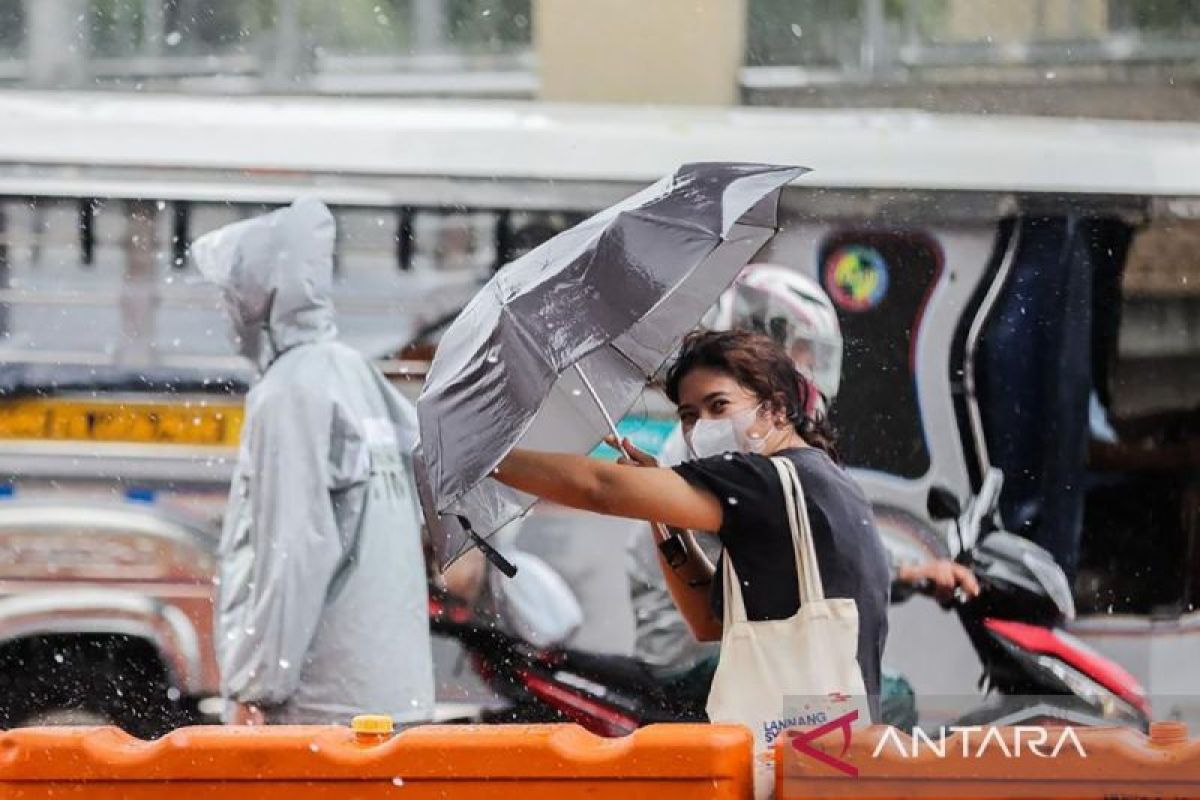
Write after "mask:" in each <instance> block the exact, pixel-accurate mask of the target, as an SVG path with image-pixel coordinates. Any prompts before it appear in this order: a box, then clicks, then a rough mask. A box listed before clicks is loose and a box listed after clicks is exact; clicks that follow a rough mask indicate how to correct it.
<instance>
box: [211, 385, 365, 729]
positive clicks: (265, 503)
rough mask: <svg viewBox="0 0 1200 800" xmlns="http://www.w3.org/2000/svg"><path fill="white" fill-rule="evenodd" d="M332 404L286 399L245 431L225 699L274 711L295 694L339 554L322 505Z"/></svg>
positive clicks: (328, 504) (329, 506)
mask: <svg viewBox="0 0 1200 800" xmlns="http://www.w3.org/2000/svg"><path fill="white" fill-rule="evenodd" d="M332 416H333V406H332V402H331V401H330V400H329V399H328V398H327V397H326V396H324V394H323V393H321V394H313V393H306V392H303V391H300V392H295V391H293V392H291V393H289V395H288V396H287V397H282V396H281V397H279V398H278V401H277V402H275V403H273V404H267V407H266V409H265V411H264V413H263V415H262V418H261V419H260V420H258V421H257V424H256V425H255V426H254V428H253V434H252V438H251V441H250V453H249V455H250V458H251V461H252V464H253V475H254V483H253V485H252V487H251V493H250V498H249V501H250V517H251V521H250V540H251V546H252V549H253V553H254V565H253V569H252V571H251V583H250V586H249V599H248V602H247V611H246V617H245V621H246V630H245V635H243V636H240V637H239V638H238V641H237V642H236V644H235V645H234V646H233V647H232V648H231V649H230V651H229V652H228V656H227V658H226V663H225V664H224V668H225V671H226V675H227V689H228V692H229V694H230V696H232V697H233V699H235V700H239V701H242V702H252V703H258V704H261V705H275V704H278V703H282V702H284V701H286V700H287V699H288V698H289V697H290V696H291V695H292V694H293V693H294V692H295V690H296V687H297V684H298V682H299V675H300V671H301V667H302V662H303V659H304V657H305V654H306V653H307V651H308V648H309V645H310V643H311V642H312V638H313V635H314V634H315V632H316V628H317V623H318V621H319V620H320V616H321V611H322V608H323V606H324V602H325V597H326V593H327V590H328V586H329V583H330V580H331V579H332V577H333V575H334V573H335V572H336V570H337V568H338V566H339V564H340V562H341V560H342V557H343V547H342V543H341V539H340V536H339V532H338V527H337V523H336V519H335V515H334V509H333V503H332V499H331V496H330V486H331V480H332V476H331V474H330V473H331V469H330V455H329V450H330V433H331V428H332Z"/></svg>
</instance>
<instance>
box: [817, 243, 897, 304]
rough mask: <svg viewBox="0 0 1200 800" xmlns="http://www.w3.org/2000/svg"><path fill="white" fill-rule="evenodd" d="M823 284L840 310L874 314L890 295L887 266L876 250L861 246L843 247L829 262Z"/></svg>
mask: <svg viewBox="0 0 1200 800" xmlns="http://www.w3.org/2000/svg"><path fill="white" fill-rule="evenodd" d="M822 283H824V284H825V291H827V292H829V297H830V299H832V300H833V302H834V303H836V304H837V305H838V306H839V307H840V308H844V309H845V310H847V311H870V310H871V309H873V308H875V307H876V306H878V305H879V304H880V303H881V302H883V298H884V297H885V296H886V295H887V289H888V267H887V262H886V261H884V259H883V255H882V254H880V252H879V251H878V250H876V249H875V248H874V247H866V246H864V245H857V244H854V245H846V246H844V247H839V248H838V249H837V250H834V251H833V252H832V253H830V254H829V257H828V258H827V259H825V266H824V269H823V270H822Z"/></svg>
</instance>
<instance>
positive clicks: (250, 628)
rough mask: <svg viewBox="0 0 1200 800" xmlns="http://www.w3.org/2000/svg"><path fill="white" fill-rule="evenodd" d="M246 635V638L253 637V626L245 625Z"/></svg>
mask: <svg viewBox="0 0 1200 800" xmlns="http://www.w3.org/2000/svg"><path fill="white" fill-rule="evenodd" d="M246 635H247V636H253V635H254V626H253V625H247V626H246Z"/></svg>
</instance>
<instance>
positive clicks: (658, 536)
mask: <svg viewBox="0 0 1200 800" xmlns="http://www.w3.org/2000/svg"><path fill="white" fill-rule="evenodd" d="M571 366H572V368H573V369H574V370H575V374H576V375H578V376H579V380H580V381H582V382H583V388H585V389H587V393H588V394H589V395H591V398H592V402H594V403H595V404H596V408H598V409H600V413H601V414H602V415H603V416H604V422H605V424H607V425H608V430H609V432H611V433H612V437H613V439H615V440H616V442H617V449H618V450H620V451H621V455H623V456H625V457H626V458H629V451H627V450H626V449H625V443H624V442H623V441H622V440H621V433H620V431H618V430H617V424H616V423H615V422H613V418H612V414H609V413H608V409H607V408H605V407H604V401H603V400H601V399H600V394H599V393H598V392H597V391H596V387H595V386H593V385H592V381H591V378H589V377H588V376H587V373H586V372H584V371H583V367H581V366H580V365H579V362H578V361H576V362H575V363H574V364H572V365H571ZM650 527H651V529H652V530H653V531H654V538H655V540H656V541H658V542H660V543H661V542H668V541H669V542H671V543H672V544H671V545H670V549H671V550H672V551H675V550H676V549H678V550H679V551H683V549H684V548H683V539H682V537H680V536H678V535H677V534H674V533H671V532H670V531H669V530H667V526H666V525H663V524H662V523H661V522H651V523H650ZM672 566H674V565H672Z"/></svg>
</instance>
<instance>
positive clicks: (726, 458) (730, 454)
mask: <svg viewBox="0 0 1200 800" xmlns="http://www.w3.org/2000/svg"><path fill="white" fill-rule="evenodd" d="M724 458H725V460H726V461H733V453H726V454H725V456H724Z"/></svg>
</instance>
